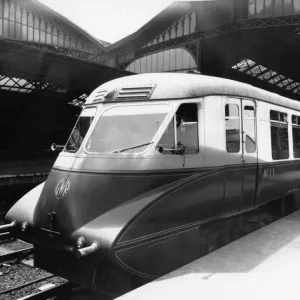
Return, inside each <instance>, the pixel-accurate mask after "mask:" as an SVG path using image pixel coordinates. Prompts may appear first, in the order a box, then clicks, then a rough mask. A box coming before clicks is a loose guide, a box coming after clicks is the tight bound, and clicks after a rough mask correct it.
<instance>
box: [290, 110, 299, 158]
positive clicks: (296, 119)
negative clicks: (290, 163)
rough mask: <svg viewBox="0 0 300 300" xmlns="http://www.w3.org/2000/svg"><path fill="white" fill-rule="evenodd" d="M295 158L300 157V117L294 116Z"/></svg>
mask: <svg viewBox="0 0 300 300" xmlns="http://www.w3.org/2000/svg"><path fill="white" fill-rule="evenodd" d="M292 128H293V151H294V157H295V158H299V157H300V117H299V116H294V115H292Z"/></svg>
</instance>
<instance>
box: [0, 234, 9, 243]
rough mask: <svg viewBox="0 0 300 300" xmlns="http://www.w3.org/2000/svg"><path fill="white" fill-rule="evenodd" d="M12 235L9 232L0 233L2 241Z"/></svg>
mask: <svg viewBox="0 0 300 300" xmlns="http://www.w3.org/2000/svg"><path fill="white" fill-rule="evenodd" d="M10 237H11V235H10V233H9V232H3V233H0V241H3V240H7V239H8V238H10Z"/></svg>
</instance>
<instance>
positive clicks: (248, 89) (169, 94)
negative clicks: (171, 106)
mask: <svg viewBox="0 0 300 300" xmlns="http://www.w3.org/2000/svg"><path fill="white" fill-rule="evenodd" d="M151 85H152V86H155V88H154V90H153V92H152V94H151V97H150V98H149V100H165V99H183V98H196V97H203V96H208V95H228V96H235V97H246V98H252V99H257V100H262V101H264V102H268V103H271V104H275V105H280V106H284V107H287V108H291V109H295V110H299V111H300V103H299V102H298V101H296V100H292V99H289V98H286V97H282V96H280V95H278V94H275V93H271V92H268V91H265V90H262V89H259V88H256V87H254V86H252V85H249V84H245V83H241V82H238V81H234V80H229V79H224V78H219V77H212V76H205V75H198V74H183V73H148V74H138V75H131V76H126V77H122V78H118V79H114V80H112V81H109V82H106V83H104V84H102V85H101V86H99V87H98V88H97V89H95V90H94V91H93V92H92V94H91V95H90V96H89V98H88V100H87V102H86V104H91V103H92V101H93V98H94V97H95V95H96V94H97V93H98V91H101V90H107V91H113V90H115V89H120V88H124V87H127V88H131V87H139V86H140V87H143V86H151ZM123 101H128V102H130V101H131V100H130V98H128V99H126V100H123ZM123 101H122V102H123ZM135 101H137V100H135ZM108 102H111V101H108Z"/></svg>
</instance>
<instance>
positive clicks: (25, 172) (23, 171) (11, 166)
mask: <svg viewBox="0 0 300 300" xmlns="http://www.w3.org/2000/svg"><path fill="white" fill-rule="evenodd" d="M54 161H55V159H53V158H42V159H32V160H9V161H0V186H9V185H15V184H19V183H36V184H38V183H40V182H43V181H45V179H46V178H47V176H48V174H49V172H50V170H51V168H52V165H53V163H54Z"/></svg>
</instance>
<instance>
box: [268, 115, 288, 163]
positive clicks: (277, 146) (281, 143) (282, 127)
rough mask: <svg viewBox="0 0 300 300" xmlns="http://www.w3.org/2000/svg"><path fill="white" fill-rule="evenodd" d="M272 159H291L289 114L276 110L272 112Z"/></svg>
mask: <svg viewBox="0 0 300 300" xmlns="http://www.w3.org/2000/svg"><path fill="white" fill-rule="evenodd" d="M270 126H271V146H272V158H273V159H274V160H277V159H287V158H289V137H288V124H287V114H286V113H283V112H279V111H275V110H271V111H270Z"/></svg>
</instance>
